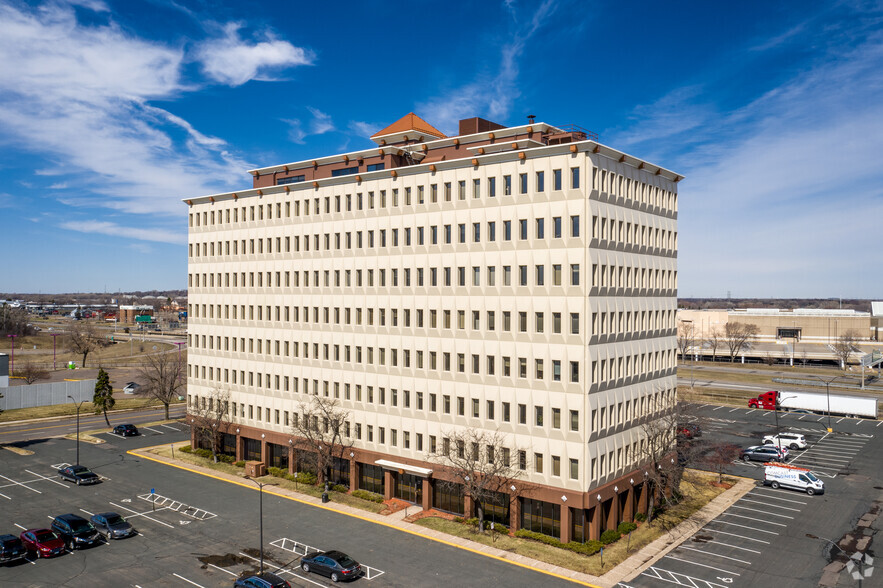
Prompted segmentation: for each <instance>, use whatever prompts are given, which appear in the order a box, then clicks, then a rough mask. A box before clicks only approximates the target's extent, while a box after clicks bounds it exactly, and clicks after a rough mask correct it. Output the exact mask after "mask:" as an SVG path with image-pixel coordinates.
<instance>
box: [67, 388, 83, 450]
mask: <svg viewBox="0 0 883 588" xmlns="http://www.w3.org/2000/svg"><path fill="white" fill-rule="evenodd" d="M67 397H68V398H70V399H71V402H73V403H74V404H76V405H77V465H80V407H81V406H83V403H84V402H86V401H85V400H80V401H79V402H77V401H76V400H74V397H73V396H71V395H70V394H68V396H67Z"/></svg>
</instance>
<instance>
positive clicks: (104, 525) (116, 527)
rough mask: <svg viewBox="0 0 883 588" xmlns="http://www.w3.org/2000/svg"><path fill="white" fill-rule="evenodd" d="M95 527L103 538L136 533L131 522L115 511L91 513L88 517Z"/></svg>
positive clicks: (119, 537) (116, 537)
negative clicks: (90, 516)
mask: <svg viewBox="0 0 883 588" xmlns="http://www.w3.org/2000/svg"><path fill="white" fill-rule="evenodd" d="M89 520H90V521H91V522H92V525H93V526H94V527H95V529H96V530H97V531H98V532H99V533H101V534H102V535H104V538H105V539H108V540H109V539H124V538H126V537H131V536H132V535H136V534H137V533H138V531H136V530H135V527H133V526H132V523H130V522H129V521H127V520H126V519H124V518H123V517H121V516H120V515H118V514H117V513H115V512H102V513H98V514H96V515H92V518H90V519H89Z"/></svg>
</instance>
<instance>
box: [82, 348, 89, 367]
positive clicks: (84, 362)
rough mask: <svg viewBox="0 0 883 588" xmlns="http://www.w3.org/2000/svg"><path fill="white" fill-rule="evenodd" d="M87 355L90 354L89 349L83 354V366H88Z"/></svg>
mask: <svg viewBox="0 0 883 588" xmlns="http://www.w3.org/2000/svg"><path fill="white" fill-rule="evenodd" d="M87 355H89V352H88V351H87V352H85V353H84V354H83V365H82V366H81V367H86V356H87Z"/></svg>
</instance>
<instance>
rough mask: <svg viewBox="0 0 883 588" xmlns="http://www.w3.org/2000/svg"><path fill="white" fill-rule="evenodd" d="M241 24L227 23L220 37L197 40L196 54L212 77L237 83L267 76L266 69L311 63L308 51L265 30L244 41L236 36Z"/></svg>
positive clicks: (229, 83)
mask: <svg viewBox="0 0 883 588" xmlns="http://www.w3.org/2000/svg"><path fill="white" fill-rule="evenodd" d="M241 28H242V25H241V24H239V23H228V24H227V25H226V26H225V27H224V37H222V38H217V39H209V40H207V41H204V42H202V43H200V44H199V46H198V48H197V50H196V56H197V58H198V59H199V61H200V62H202V66H203V70H204V71H205V73H206V74H207V75H208V76H209V77H211V78H212V79H214V80H216V81H218V82H221V83H223V84H228V85H230V86H239V85H242V84H244V83H245V82H247V81H249V80H252V79H271V78H270V77H269V75H268V74H267V70H268V69H273V68H279V67H291V66H295V65H311V64H312V63H313V56H312V54H311V53H310V52H308V51H306V50H305V49H302V48H300V47H295V46H294V45H292V44H291V43H289V42H288V41H280V40H278V39H275V38H273V36H272V35H271V34H269V33H268V34H267V35H266V40H264V41H260V42H257V43H253V44H249V43H247V42H244V41H243V40H242V39H241V38H240V36H239V30H240V29H241Z"/></svg>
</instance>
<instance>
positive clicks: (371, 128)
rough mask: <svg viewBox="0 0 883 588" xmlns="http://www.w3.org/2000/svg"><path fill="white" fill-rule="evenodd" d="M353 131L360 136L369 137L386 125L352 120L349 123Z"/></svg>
mask: <svg viewBox="0 0 883 588" xmlns="http://www.w3.org/2000/svg"><path fill="white" fill-rule="evenodd" d="M347 126H348V127H349V129H350V131H352V132H353V133H355V134H356V136H358V137H364V138H366V139H367V138H368V137H370V136H371V135H373V134H374V133H376V132H377V131H379V130H380V129H382V128H384V127H385V126H386V125H384V124H379V123H369V122H364V121H360V120H353V121H350V123H349V125H347Z"/></svg>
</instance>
